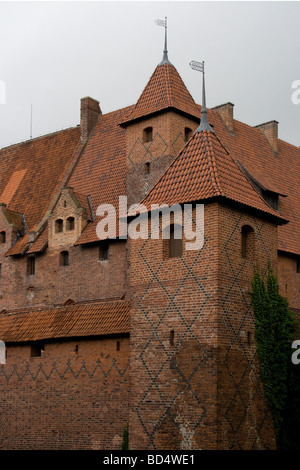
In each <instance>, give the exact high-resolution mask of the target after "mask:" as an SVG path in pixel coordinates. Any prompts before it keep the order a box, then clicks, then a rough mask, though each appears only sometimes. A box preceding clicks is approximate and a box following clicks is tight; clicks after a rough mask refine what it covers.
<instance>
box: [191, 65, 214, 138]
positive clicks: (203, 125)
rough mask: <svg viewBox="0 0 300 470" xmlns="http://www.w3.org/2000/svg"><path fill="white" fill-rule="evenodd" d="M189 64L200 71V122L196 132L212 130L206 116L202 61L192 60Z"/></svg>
mask: <svg viewBox="0 0 300 470" xmlns="http://www.w3.org/2000/svg"><path fill="white" fill-rule="evenodd" d="M190 66H191V67H192V69H193V70H197V71H198V72H202V108H201V122H200V125H199V127H198V129H197V131H196V132H201V131H210V132H214V131H213V130H212V128H211V126H210V125H209V122H208V118H207V109H206V95H205V72H204V61H203V62H196V61H195V60H192V62H190Z"/></svg>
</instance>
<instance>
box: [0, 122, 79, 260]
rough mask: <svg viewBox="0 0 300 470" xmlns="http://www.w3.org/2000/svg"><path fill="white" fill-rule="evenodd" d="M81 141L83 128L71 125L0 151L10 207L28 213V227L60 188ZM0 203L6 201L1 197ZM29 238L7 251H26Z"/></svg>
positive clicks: (0, 174) (0, 178) (0, 180)
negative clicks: (81, 129)
mask: <svg viewBox="0 0 300 470" xmlns="http://www.w3.org/2000/svg"><path fill="white" fill-rule="evenodd" d="M79 141H80V128H79V127H75V128H70V129H66V130H63V131H59V132H55V133H53V134H48V135H46V136H44V137H38V138H36V139H32V140H28V141H26V142H22V143H20V144H17V145H12V146H10V147H6V148H4V149H1V150H0V188H3V191H2V198H4V199H5V200H6V202H7V203H8V205H7V208H8V209H9V210H12V211H15V212H18V213H23V214H24V215H25V221H26V227H27V230H28V231H30V230H34V228H35V226H36V225H37V224H38V223H39V222H40V221H41V218H42V217H43V216H44V214H45V212H46V210H47V209H48V206H49V204H50V202H51V200H52V198H53V196H54V194H55V193H56V191H57V190H58V188H59V185H60V183H61V181H62V180H63V178H64V176H65V174H66V172H67V170H68V168H69V166H70V164H71V162H72V159H73V158H74V154H75V152H76V149H77V148H78V146H79ZM0 202H5V201H2V200H1V196H0ZM27 242H28V237H27V235H25V237H24V238H23V239H21V240H19V241H18V242H17V243H15V245H14V246H13V247H12V248H11V249H10V250H9V252H8V254H10V255H12V254H21V253H23V252H24V250H26V247H27Z"/></svg>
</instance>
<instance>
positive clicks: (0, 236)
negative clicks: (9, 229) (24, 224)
mask: <svg viewBox="0 0 300 470" xmlns="http://www.w3.org/2000/svg"><path fill="white" fill-rule="evenodd" d="M5 242H6V232H4V230H2V232H0V243H5Z"/></svg>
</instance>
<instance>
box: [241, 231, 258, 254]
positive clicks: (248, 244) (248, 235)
mask: <svg viewBox="0 0 300 470" xmlns="http://www.w3.org/2000/svg"><path fill="white" fill-rule="evenodd" d="M241 237H242V239H241V254H242V258H246V259H254V255H255V232H254V230H253V228H252V227H250V225H243V227H242V230H241Z"/></svg>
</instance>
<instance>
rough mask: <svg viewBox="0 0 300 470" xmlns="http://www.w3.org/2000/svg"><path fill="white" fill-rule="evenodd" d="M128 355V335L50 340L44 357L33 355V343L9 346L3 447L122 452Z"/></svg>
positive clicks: (1, 381) (0, 388) (1, 380)
mask: <svg viewBox="0 0 300 470" xmlns="http://www.w3.org/2000/svg"><path fill="white" fill-rule="evenodd" d="M117 341H118V342H119V345H118V346H117ZM117 348H118V349H119V350H117ZM128 351H129V341H128V338H127V337H119V338H118V337H116V338H107V339H103V338H102V339H100V338H93V339H89V340H84V339H81V340H71V341H59V342H58V341H56V342H52V343H51V342H46V344H45V351H44V353H43V356H42V357H30V345H8V347H7V364H6V365H0V394H1V415H0V424H1V430H2V432H1V433H0V449H1V450H5V449H7V450H16V449H17V450H22V449H25V450H30V449H34V450H43V449H49V450H55V449H60V450H81V449H87V450H88V449H95V450H96V449H115V450H120V449H121V444H122V434H123V430H124V428H125V427H126V426H127V423H128Z"/></svg>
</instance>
